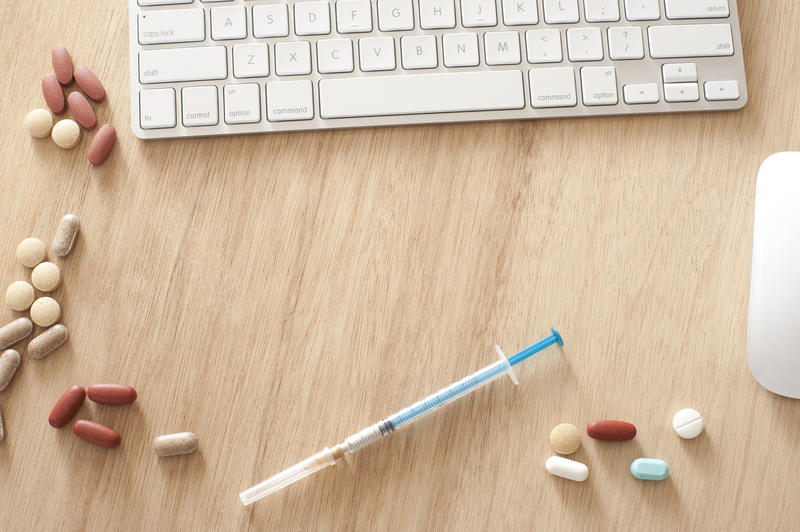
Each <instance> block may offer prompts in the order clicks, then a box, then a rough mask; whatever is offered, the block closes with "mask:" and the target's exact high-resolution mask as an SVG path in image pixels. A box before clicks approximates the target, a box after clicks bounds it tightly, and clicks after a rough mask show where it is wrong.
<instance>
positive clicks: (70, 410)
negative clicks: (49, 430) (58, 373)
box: [47, 385, 86, 429]
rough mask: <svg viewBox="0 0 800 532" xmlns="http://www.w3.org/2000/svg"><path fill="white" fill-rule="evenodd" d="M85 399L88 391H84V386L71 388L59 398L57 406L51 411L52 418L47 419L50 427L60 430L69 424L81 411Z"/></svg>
mask: <svg viewBox="0 0 800 532" xmlns="http://www.w3.org/2000/svg"><path fill="white" fill-rule="evenodd" d="M85 398H86V390H84V389H83V386H78V385H75V386H70V387H69V389H68V390H67V391H66V392H64V395H62V396H61V397H59V398H58V401H56V404H55V406H54V407H53V409H52V410H51V411H50V417H49V418H47V420H48V421H49V422H50V425H52V426H53V427H55V428H57V429H60V428H61V427H63V426H64V425H66V424H67V423H69V421H70V420H71V419H72V418H73V417H75V414H77V413H78V410H80V409H81V405H82V404H83V400H84V399H85Z"/></svg>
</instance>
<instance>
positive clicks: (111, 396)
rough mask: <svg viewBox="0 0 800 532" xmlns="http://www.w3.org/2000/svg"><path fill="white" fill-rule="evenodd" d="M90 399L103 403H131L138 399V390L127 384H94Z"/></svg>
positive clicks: (89, 392)
mask: <svg viewBox="0 0 800 532" xmlns="http://www.w3.org/2000/svg"><path fill="white" fill-rule="evenodd" d="M87 392H88V394H89V399H91V400H92V401H94V402H95V403H100V404H103V405H129V404H131V403H132V402H134V401H135V400H136V390H134V389H133V388H132V387H130V386H127V385H125V384H92V385H91V386H89V389H88V390H87Z"/></svg>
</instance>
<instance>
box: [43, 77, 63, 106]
mask: <svg viewBox="0 0 800 532" xmlns="http://www.w3.org/2000/svg"><path fill="white" fill-rule="evenodd" d="M42 94H44V101H45V102H47V107H49V108H50V110H51V111H52V112H53V114H54V115H61V114H64V111H66V110H67V102H66V100H65V99H64V89H62V88H61V83H59V82H58V80H57V79H56V77H55V76H54V75H52V74H47V75H46V76H45V77H43V78H42Z"/></svg>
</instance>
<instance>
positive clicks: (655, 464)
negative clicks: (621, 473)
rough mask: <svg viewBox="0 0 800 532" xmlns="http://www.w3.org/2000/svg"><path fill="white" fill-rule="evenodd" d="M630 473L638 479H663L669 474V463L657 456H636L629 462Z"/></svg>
mask: <svg viewBox="0 0 800 532" xmlns="http://www.w3.org/2000/svg"><path fill="white" fill-rule="evenodd" d="M631 475H633V477H634V478H638V479H639V480H664V479H665V478H667V477H668V476H669V465H668V464H667V463H666V462H665V461H664V460H659V459H657V458H637V459H636V460H634V461H633V463H632V464H631Z"/></svg>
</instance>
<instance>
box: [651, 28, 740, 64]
mask: <svg viewBox="0 0 800 532" xmlns="http://www.w3.org/2000/svg"><path fill="white" fill-rule="evenodd" d="M648 35H649V37H650V55H651V56H652V57H654V58H656V59H667V58H678V57H714V56H724V55H733V34H732V33H731V25H730V24H686V25H683V24H673V25H670V26H650V28H649V29H648Z"/></svg>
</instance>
